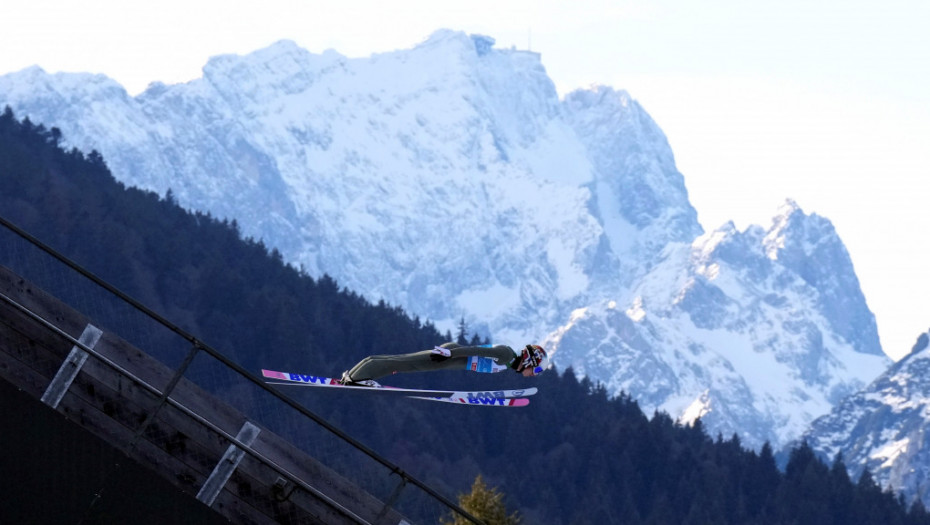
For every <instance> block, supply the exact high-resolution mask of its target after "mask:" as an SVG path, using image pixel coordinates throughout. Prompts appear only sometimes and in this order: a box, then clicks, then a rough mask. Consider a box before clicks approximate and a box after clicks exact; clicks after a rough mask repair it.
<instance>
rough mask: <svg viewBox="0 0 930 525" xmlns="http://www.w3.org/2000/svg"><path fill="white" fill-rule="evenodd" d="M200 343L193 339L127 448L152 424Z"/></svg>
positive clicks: (130, 447) (133, 445)
mask: <svg viewBox="0 0 930 525" xmlns="http://www.w3.org/2000/svg"><path fill="white" fill-rule="evenodd" d="M201 348H202V347H201V345H200V343H199V342H198V341H196V340H195V341H194V345H193V346H192V347H191V349H190V351H189V352H188V353H187V356H186V357H184V361H183V362H182V363H181V366H179V367H178V369H177V370H176V371H175V373H174V376H172V377H171V381H168V384H167V385H165V389H164V390H163V391H162V393H161V396H160V397H159V398H158V403H157V404H156V405H155V407H153V408H152V410H151V411H149V413H148V415H146V416H145V421H143V422H142V425H140V426H139V429H138V430H136V434H135V435H134V436H133V437H132V440H130V441H129V446H128V448H129V450H132V449H133V448H134V447H135V446H136V442H137V441H138V440H139V438H140V437H142V435H143V434H144V433H145V430H146V429H147V428H148V427H149V425H151V424H152V421H154V420H155V416H156V415H158V412H159V411H160V410H161V407H163V406H165V403H166V402H167V401H168V396H170V395H171V392H173V391H174V387H175V386H177V384H178V381H180V380H181V377H183V376H184V374H185V373H186V372H187V367H189V366H190V364H191V362H192V361H193V360H194V357H195V356H196V355H197V352H199V351H200V349H201Z"/></svg>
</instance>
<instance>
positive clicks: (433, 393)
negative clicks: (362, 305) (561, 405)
mask: <svg viewBox="0 0 930 525" xmlns="http://www.w3.org/2000/svg"><path fill="white" fill-rule="evenodd" d="M262 376H264V377H265V379H266V381H265V382H266V383H268V384H270V385H289V386H312V387H324V388H342V389H349V390H357V391H363V392H378V393H384V394H393V395H401V396H405V397H410V398H413V399H423V400H426V401H438V402H441V403H458V404H466V405H475V406H500V407H524V406H526V405H529V404H530V400H529V399H527V397H528V396H531V395H533V394H535V393H536V388H535V387H531V388H523V389H518V390H474V391H457V390H428V389H422V388H397V387H391V386H376V387H368V386H350V385H343V384H342V383H340V382H339V380H338V379H336V378H333V377H324V376H313V375H306V374H295V373H291V372H277V371H274V370H264V369H263V370H262Z"/></svg>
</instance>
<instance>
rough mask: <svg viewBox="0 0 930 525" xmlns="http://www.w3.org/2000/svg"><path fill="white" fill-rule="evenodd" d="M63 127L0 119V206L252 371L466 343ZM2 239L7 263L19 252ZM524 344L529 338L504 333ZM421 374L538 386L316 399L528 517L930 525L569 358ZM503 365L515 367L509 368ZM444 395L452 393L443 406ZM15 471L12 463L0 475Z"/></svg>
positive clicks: (413, 468)
mask: <svg viewBox="0 0 930 525" xmlns="http://www.w3.org/2000/svg"><path fill="white" fill-rule="evenodd" d="M62 142H63V137H62V135H61V132H60V131H59V130H57V129H56V128H54V127H51V128H46V127H45V125H43V124H36V123H32V122H30V121H29V120H28V119H22V120H20V119H18V118H17V116H16V115H14V114H13V112H12V111H11V110H10V109H9V108H6V110H5V111H4V112H3V113H2V115H0V216H2V217H3V218H5V219H7V220H9V221H11V222H13V223H14V224H17V225H18V226H20V227H21V228H23V229H25V230H26V231H28V232H29V233H30V234H32V235H33V236H35V237H37V238H38V239H40V240H41V241H42V242H44V243H46V244H48V245H49V246H51V247H52V248H54V249H55V250H57V251H59V252H61V253H63V254H65V255H66V256H67V257H69V258H71V259H72V260H74V261H76V262H77V263H78V264H80V265H82V266H83V267H85V268H87V269H88V270H89V271H91V272H93V273H94V274H96V275H98V276H99V277H101V278H103V279H105V280H106V281H108V282H110V283H111V284H113V285H114V286H116V287H117V288H119V289H121V290H122V291H124V292H126V293H128V294H129V295H130V296H132V297H134V298H135V299H137V300H139V301H140V302H142V303H143V304H145V305H147V306H148V307H150V308H152V309H153V310H155V311H157V312H159V313H160V314H161V315H163V316H164V317H166V318H168V319H170V320H171V321H172V322H174V323H176V324H177V325H179V326H183V327H185V329H186V330H188V331H190V332H192V333H195V334H197V336H198V337H199V338H201V339H202V340H203V341H205V342H207V343H208V344H209V345H210V346H212V347H213V348H217V349H219V350H220V351H223V352H224V353H225V354H227V355H228V356H229V357H230V358H232V359H233V360H235V361H236V362H238V363H239V364H240V365H242V366H244V367H245V368H247V369H250V370H256V371H257V370H259V369H260V368H262V367H267V368H276V369H280V370H295V371H303V370H306V371H308V372H312V373H318V374H339V373H341V372H342V371H343V370H345V369H347V368H349V367H351V366H352V365H353V364H354V363H355V362H356V361H358V360H359V359H360V358H362V357H364V356H365V355H368V354H370V353H385V354H390V353H405V352H411V351H416V350H422V349H425V348H431V347H432V346H433V345H435V344H439V343H441V342H444V341H446V340H449V339H452V338H456V337H457V338H474V335H473V334H468V333H467V327H465V326H462V327H461V329H460V330H459V333H458V334H455V335H454V336H453V335H452V334H450V333H446V334H441V333H440V332H439V331H437V330H436V328H435V327H434V326H432V325H431V324H430V323H429V322H428V321H424V320H420V319H418V318H415V317H411V316H409V315H408V314H407V313H406V312H404V311H403V310H402V309H400V308H396V307H392V306H391V305H388V304H385V303H384V302H381V303H379V304H371V303H369V302H368V301H366V300H365V299H364V298H362V297H361V296H360V295H358V294H356V293H354V292H353V291H351V290H344V289H340V287H339V284H338V283H337V282H335V281H334V280H333V279H332V278H330V277H328V276H325V275H324V276H311V275H307V274H306V273H305V272H303V271H301V270H299V269H295V268H293V267H292V266H289V265H288V264H286V263H285V261H283V258H282V256H281V254H279V253H278V252H277V251H276V250H274V249H273V247H268V246H265V245H264V244H263V243H262V242H261V240H255V239H243V238H242V235H241V232H240V230H239V228H238V225H237V224H236V222H235V221H231V222H230V221H228V220H226V219H219V218H214V217H211V216H209V215H208V214H203V213H191V212H188V211H185V210H183V209H182V208H180V207H179V206H178V205H177V203H176V202H175V200H174V198H173V197H172V195H171V194H170V193H169V194H167V195H165V196H159V195H156V194H154V193H151V192H147V191H142V190H139V189H135V188H127V187H125V186H124V185H122V184H121V183H118V182H117V181H116V180H115V179H114V178H113V177H112V175H111V174H110V172H109V170H108V168H107V166H106V161H105V159H104V158H103V157H102V156H101V155H100V154H99V153H97V152H89V153H85V152H80V151H77V150H75V149H70V150H69V149H66V148H64V147H63V146H62ZM5 252H6V250H4V249H3V247H2V246H0V264H6V262H5V257H6V256H7V255H5ZM495 342H497V343H506V344H511V345H512V346H522V344H524V343H526V342H524V341H495ZM421 375H428V376H430V377H429V378H427V379H423V378H414V377H411V378H407V377H405V378H404V380H405V381H407V384H411V385H413V384H417V382H418V381H420V382H422V383H421V384H420V385H419V386H443V387H447V386H448V387H455V388H462V389H476V388H481V389H484V388H487V389H493V388H499V387H502V386H504V385H506V386H508V387H510V388H519V387H521V386H529V385H530V384H532V385H534V386H538V387H539V389H540V393H539V394H538V395H537V396H535V397H534V398H533V403H532V404H531V405H530V406H529V407H527V408H525V409H514V410H510V409H506V410H504V409H501V410H497V409H487V410H485V409H468V408H465V407H455V406H444V404H440V403H422V402H397V401H382V400H374V399H373V400H372V401H371V402H366V401H365V399H368V398H365V399H359V398H353V399H351V400H346V401H340V400H338V399H337V400H333V399H332V397H333V396H330V398H329V399H330V401H331V402H328V403H326V404H320V405H319V406H314V407H313V410H314V411H316V412H317V413H319V414H320V415H321V416H323V417H324V418H327V419H328V420H330V421H332V422H333V423H334V424H336V425H337V426H339V427H341V428H343V429H344V430H346V431H347V432H349V433H350V434H351V435H353V436H354V437H355V438H356V439H358V440H359V441H361V442H363V443H365V444H366V445H368V446H370V447H371V448H372V449H374V450H376V451H378V452H379V453H380V454H382V455H384V456H386V457H388V458H389V459H390V460H391V461H394V462H396V463H397V464H399V465H401V466H403V468H404V469H406V470H407V471H409V472H411V473H412V474H414V475H416V476H418V477H419V478H420V479H423V480H424V481H426V482H428V483H435V484H437V487H438V488H439V489H440V490H444V491H446V492H447V493H448V494H449V495H450V496H454V495H455V494H456V493H462V492H467V491H468V489H469V487H470V486H471V485H472V482H473V481H474V480H475V479H476V477H477V476H479V475H480V476H481V477H482V479H483V480H485V481H486V482H487V483H488V484H489V485H491V486H494V487H497V488H498V489H500V491H501V492H502V493H503V495H504V500H505V502H506V504H507V507H508V508H509V509H511V510H515V511H518V512H519V513H520V514H521V515H522V517H523V520H524V523H564V524H575V523H623V524H640V523H642V524H646V523H650V524H652V523H655V524H665V523H682V524H728V523H732V524H736V523H739V524H768V523H771V524H788V523H792V524H808V523H809V524H816V525H829V524H837V525H839V524H844V525H845V524H850V525H852V524H860V523H861V524H866V523H868V524H902V525H904V524H930V516H928V515H927V512H926V511H925V509H924V507H923V506H922V504H921V503H920V502H916V503H914V504H908V503H907V502H905V501H903V499H901V498H899V497H898V496H896V495H895V494H893V493H892V492H889V491H883V490H882V489H881V488H880V487H879V486H878V485H877V484H876V483H875V481H874V480H873V479H872V477H871V475H870V474H869V473H868V472H866V473H864V474H863V476H862V477H861V478H859V479H850V478H849V476H848V474H847V471H846V467H845V465H844V464H843V461H842V458H836V459H834V460H833V461H832V462H830V463H824V462H823V461H821V460H820V459H818V458H817V457H816V456H815V455H814V453H813V451H812V450H811V449H810V448H809V447H807V446H806V445H801V446H799V447H797V448H795V449H794V450H791V451H789V452H788V460H787V463H786V465H785V466H784V468H783V469H782V468H779V467H778V466H777V464H776V460H775V455H774V453H773V450H772V449H771V448H770V447H769V446H765V447H764V448H763V449H762V450H761V451H758V452H756V451H751V450H747V449H744V448H743V447H742V446H741V444H740V441H739V439H738V438H737V437H736V436H733V437H723V436H709V435H707V433H706V432H705V431H704V430H703V428H702V427H701V425H700V422H698V424H696V425H694V426H681V425H678V424H676V423H675V422H674V421H673V420H672V419H671V418H670V417H669V416H667V415H666V414H664V413H655V414H648V415H647V414H643V412H642V410H641V409H640V407H639V406H638V405H637V403H636V401H635V392H632V393H628V394H623V395H620V396H618V397H616V398H610V397H608V395H607V393H606V391H605V389H604V388H602V387H601V386H599V385H593V384H591V383H590V382H588V381H587V380H585V379H581V380H579V379H577V378H576V377H575V375H574V374H573V373H572V371H571V370H559V371H557V372H548V373H546V374H543V375H542V376H540V377H539V378H535V379H523V378H519V377H511V374H506V375H507V376H508V377H503V376H504V375H505V374H497V375H496V376H490V377H488V376H481V377H478V376H476V375H474V374H466V373H454V372H437V373H434V374H421ZM497 376H501V377H497ZM433 405H443V406H433ZM2 475H3V473H2V472H0V476H2Z"/></svg>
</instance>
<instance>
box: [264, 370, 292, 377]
mask: <svg viewBox="0 0 930 525" xmlns="http://www.w3.org/2000/svg"><path fill="white" fill-rule="evenodd" d="M262 375H263V376H264V377H271V378H274V379H287V376H285V375H284V372H275V371H274V370H265V369H264V368H262Z"/></svg>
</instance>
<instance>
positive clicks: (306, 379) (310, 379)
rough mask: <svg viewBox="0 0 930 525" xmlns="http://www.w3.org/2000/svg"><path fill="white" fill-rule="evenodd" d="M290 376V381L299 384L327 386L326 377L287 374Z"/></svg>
mask: <svg viewBox="0 0 930 525" xmlns="http://www.w3.org/2000/svg"><path fill="white" fill-rule="evenodd" d="M287 375H289V376H290V378H291V381H300V382H301V383H316V384H319V385H325V384H328V382H327V380H328V379H329V378H328V377H320V376H305V375H303V374H287Z"/></svg>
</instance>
